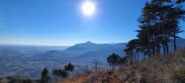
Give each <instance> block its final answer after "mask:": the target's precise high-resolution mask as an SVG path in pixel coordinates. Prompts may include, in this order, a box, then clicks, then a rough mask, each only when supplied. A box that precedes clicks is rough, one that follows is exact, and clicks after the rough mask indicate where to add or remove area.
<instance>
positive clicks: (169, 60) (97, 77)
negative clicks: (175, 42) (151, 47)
mask: <svg viewBox="0 0 185 83" xmlns="http://www.w3.org/2000/svg"><path fill="white" fill-rule="evenodd" d="M58 83H185V49H180V50H178V51H176V52H175V53H173V54H170V55H166V56H155V57H152V58H150V59H148V60H146V61H142V62H140V63H135V64H132V65H125V66H122V67H120V68H119V69H118V70H116V71H107V72H104V71H99V72H93V73H89V74H85V75H82V76H80V77H77V78H70V79H66V80H64V81H60V82H58Z"/></svg>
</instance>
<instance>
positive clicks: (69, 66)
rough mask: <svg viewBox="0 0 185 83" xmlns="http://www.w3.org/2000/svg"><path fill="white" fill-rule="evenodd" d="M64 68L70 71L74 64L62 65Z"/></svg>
mask: <svg viewBox="0 0 185 83" xmlns="http://www.w3.org/2000/svg"><path fill="white" fill-rule="evenodd" d="M64 69H65V70H66V71H70V72H72V71H73V70H74V65H73V64H71V63H69V64H68V65H66V66H65V67H64Z"/></svg>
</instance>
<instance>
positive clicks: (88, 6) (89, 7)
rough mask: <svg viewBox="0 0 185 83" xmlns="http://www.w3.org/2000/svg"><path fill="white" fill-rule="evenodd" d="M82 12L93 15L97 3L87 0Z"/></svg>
mask: <svg viewBox="0 0 185 83" xmlns="http://www.w3.org/2000/svg"><path fill="white" fill-rule="evenodd" d="M82 12H83V14H84V15H87V16H91V15H93V14H94V12H95V4H94V3H93V2H91V1H86V2H84V3H83V4H82Z"/></svg>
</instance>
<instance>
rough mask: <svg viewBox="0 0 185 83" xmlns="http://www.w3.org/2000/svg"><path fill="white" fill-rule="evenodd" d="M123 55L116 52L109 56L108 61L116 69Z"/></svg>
mask: <svg viewBox="0 0 185 83" xmlns="http://www.w3.org/2000/svg"><path fill="white" fill-rule="evenodd" d="M120 59H121V57H120V56H119V55H117V54H115V53H113V54H111V55H110V56H108V57H107V62H108V63H109V64H110V66H111V67H112V70H114V69H115V66H116V65H118V64H119V62H120Z"/></svg>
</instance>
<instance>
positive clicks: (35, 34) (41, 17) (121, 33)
mask: <svg viewBox="0 0 185 83" xmlns="http://www.w3.org/2000/svg"><path fill="white" fill-rule="evenodd" d="M84 1H86V0H0V43H1V44H43V45H73V44H76V43H79V42H85V41H92V42H95V43H113V42H114V43H117V42H127V41H129V40H131V39H133V38H135V35H136V32H135V30H137V29H138V22H137V18H138V17H139V16H140V14H141V10H142V8H143V6H144V3H145V0H91V1H93V2H94V3H95V5H96V6H95V7H96V9H95V12H94V14H93V15H92V16H86V15H84V14H83V12H82V10H81V6H82V3H83V2H84ZM181 26H182V29H183V30H185V23H181ZM181 37H185V34H184V33H183V34H181Z"/></svg>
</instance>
